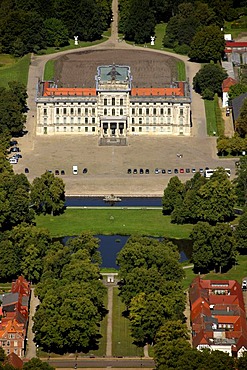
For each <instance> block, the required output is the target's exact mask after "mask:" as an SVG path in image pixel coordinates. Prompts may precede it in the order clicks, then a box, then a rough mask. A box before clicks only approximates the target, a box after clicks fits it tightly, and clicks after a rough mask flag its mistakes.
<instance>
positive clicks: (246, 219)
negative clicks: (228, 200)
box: [235, 210, 247, 252]
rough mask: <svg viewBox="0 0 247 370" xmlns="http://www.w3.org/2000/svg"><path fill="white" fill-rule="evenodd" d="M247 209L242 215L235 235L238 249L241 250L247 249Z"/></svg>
mask: <svg viewBox="0 0 247 370" xmlns="http://www.w3.org/2000/svg"><path fill="white" fill-rule="evenodd" d="M246 235H247V210H245V211H244V213H243V214H242V215H241V216H240V219H239V223H238V225H237V227H236V232H235V237H236V245H237V249H238V250H239V251H240V252H241V251H246V250H247V238H246Z"/></svg>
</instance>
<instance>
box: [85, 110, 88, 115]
mask: <svg viewBox="0 0 247 370" xmlns="http://www.w3.org/2000/svg"><path fill="white" fill-rule="evenodd" d="M85 115H86V116H87V115H88V108H85Z"/></svg>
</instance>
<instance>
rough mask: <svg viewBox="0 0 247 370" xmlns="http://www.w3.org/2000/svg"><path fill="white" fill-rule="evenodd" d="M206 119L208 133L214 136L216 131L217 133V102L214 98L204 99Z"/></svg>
mask: <svg viewBox="0 0 247 370" xmlns="http://www.w3.org/2000/svg"><path fill="white" fill-rule="evenodd" d="M204 106H205V112H206V121H207V134H208V135H209V136H213V135H214V133H216V135H217V123H216V117H215V103H214V100H206V99H205V100H204Z"/></svg>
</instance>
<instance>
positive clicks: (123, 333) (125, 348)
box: [112, 287, 143, 357]
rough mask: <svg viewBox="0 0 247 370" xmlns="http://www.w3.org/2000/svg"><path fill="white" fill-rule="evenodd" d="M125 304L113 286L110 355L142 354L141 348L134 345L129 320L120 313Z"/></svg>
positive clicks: (139, 355)
mask: <svg viewBox="0 0 247 370" xmlns="http://www.w3.org/2000/svg"><path fill="white" fill-rule="evenodd" d="M124 310H125V305H124V304H123V303H122V301H121V299H120V297H119V296H118V288H116V287H115V288H113V315H112V320H113V328H114V329H113V331H112V355H113V356H130V357H131V356H138V357H141V356H143V349H142V348H138V347H137V346H135V345H134V344H133V343H132V342H133V338H132V337H131V335H130V326H129V320H128V319H127V318H125V317H124V316H123V315H122V312H123V311H124Z"/></svg>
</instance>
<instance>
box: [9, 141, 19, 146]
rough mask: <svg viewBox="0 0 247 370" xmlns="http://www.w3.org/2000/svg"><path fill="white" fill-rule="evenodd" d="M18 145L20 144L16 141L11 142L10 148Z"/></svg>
mask: <svg viewBox="0 0 247 370" xmlns="http://www.w3.org/2000/svg"><path fill="white" fill-rule="evenodd" d="M17 144H18V142H17V141H16V140H11V141H10V143H9V145H10V146H15V145H17Z"/></svg>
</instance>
